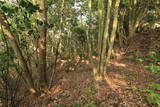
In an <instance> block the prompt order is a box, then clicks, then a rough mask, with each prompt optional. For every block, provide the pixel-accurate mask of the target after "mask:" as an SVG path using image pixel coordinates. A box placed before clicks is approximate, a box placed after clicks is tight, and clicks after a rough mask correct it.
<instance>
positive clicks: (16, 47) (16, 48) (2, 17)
mask: <svg viewBox="0 0 160 107" xmlns="http://www.w3.org/2000/svg"><path fill="white" fill-rule="evenodd" d="M5 21H7V19H6V17H5V15H4V13H3V12H1V13H0V23H1V24H2V28H3V31H4V33H5V35H6V36H7V37H8V40H9V42H10V44H11V46H12V48H13V50H14V53H15V54H16V56H17V58H18V60H19V61H20V64H21V66H22V69H23V71H24V72H25V75H26V78H27V79H26V80H27V82H28V85H29V88H33V89H35V87H34V81H33V78H32V74H31V72H30V70H29V67H28V65H27V61H26V60H25V58H24V56H23V54H22V51H21V49H20V47H19V44H18V42H17V41H16V38H15V35H14V34H13V33H12V32H11V30H10V28H9V26H8V24H7V23H6V22H5Z"/></svg>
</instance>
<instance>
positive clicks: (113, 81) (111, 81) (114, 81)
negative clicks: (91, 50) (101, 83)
mask: <svg viewBox="0 0 160 107" xmlns="http://www.w3.org/2000/svg"><path fill="white" fill-rule="evenodd" d="M116 75H118V74H116ZM116 77H117V76H116ZM118 77H120V78H112V77H109V76H105V78H104V79H105V82H106V83H107V84H108V85H109V87H110V88H112V89H113V90H115V89H117V88H119V87H121V86H123V87H126V86H127V83H126V82H125V81H124V80H121V78H122V76H121V75H118Z"/></svg>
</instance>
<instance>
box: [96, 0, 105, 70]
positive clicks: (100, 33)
mask: <svg viewBox="0 0 160 107" xmlns="http://www.w3.org/2000/svg"><path fill="white" fill-rule="evenodd" d="M103 14H104V4H103V0H98V23H99V25H98V29H99V30H98V64H97V70H98V72H100V66H101V52H102V46H103V42H102V40H103V16H104V15H103Z"/></svg>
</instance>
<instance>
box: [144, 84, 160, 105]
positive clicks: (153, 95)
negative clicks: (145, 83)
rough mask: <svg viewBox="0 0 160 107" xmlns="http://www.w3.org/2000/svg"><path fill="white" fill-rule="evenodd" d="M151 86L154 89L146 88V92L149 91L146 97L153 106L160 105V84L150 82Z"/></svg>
mask: <svg viewBox="0 0 160 107" xmlns="http://www.w3.org/2000/svg"><path fill="white" fill-rule="evenodd" d="M149 86H150V87H152V88H153V89H145V90H144V92H147V93H148V94H147V95H146V99H147V101H148V103H149V104H150V105H151V106H152V107H160V94H159V91H160V84H157V83H151V84H149Z"/></svg>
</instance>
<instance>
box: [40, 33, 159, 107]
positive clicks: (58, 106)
mask: <svg viewBox="0 0 160 107" xmlns="http://www.w3.org/2000/svg"><path fill="white" fill-rule="evenodd" d="M157 37H158V35H157V33H156V32H144V33H140V34H137V35H136V37H134V39H132V42H131V44H130V45H129V46H128V48H127V51H126V52H124V51H123V52H120V53H119V54H118V56H117V58H114V59H112V60H111V61H110V62H109V65H108V68H107V73H106V77H105V78H104V80H103V81H101V82H96V81H95V79H94V78H93V76H92V74H91V72H89V71H90V65H89V63H88V61H82V62H81V63H80V66H78V67H77V69H76V70H73V71H69V72H66V71H61V72H58V73H57V74H56V76H55V78H54V80H56V81H54V83H53V84H54V85H53V87H52V89H51V91H50V94H44V95H42V96H41V99H43V101H44V99H46V100H45V101H46V105H47V106H48V107H95V106H94V105H96V107H150V105H149V104H148V103H147V101H146V96H145V95H146V93H144V92H143V90H144V89H146V88H148V87H149V86H148V84H150V83H152V82H155V83H160V75H155V74H153V73H151V72H150V71H148V70H146V69H145V68H144V66H146V65H147V64H148V62H138V61H136V60H135V59H133V58H131V56H132V55H133V54H143V55H147V54H149V53H150V52H152V51H154V49H153V48H152V47H153V46H154V45H153V44H154V42H153V41H156V40H157Z"/></svg>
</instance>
